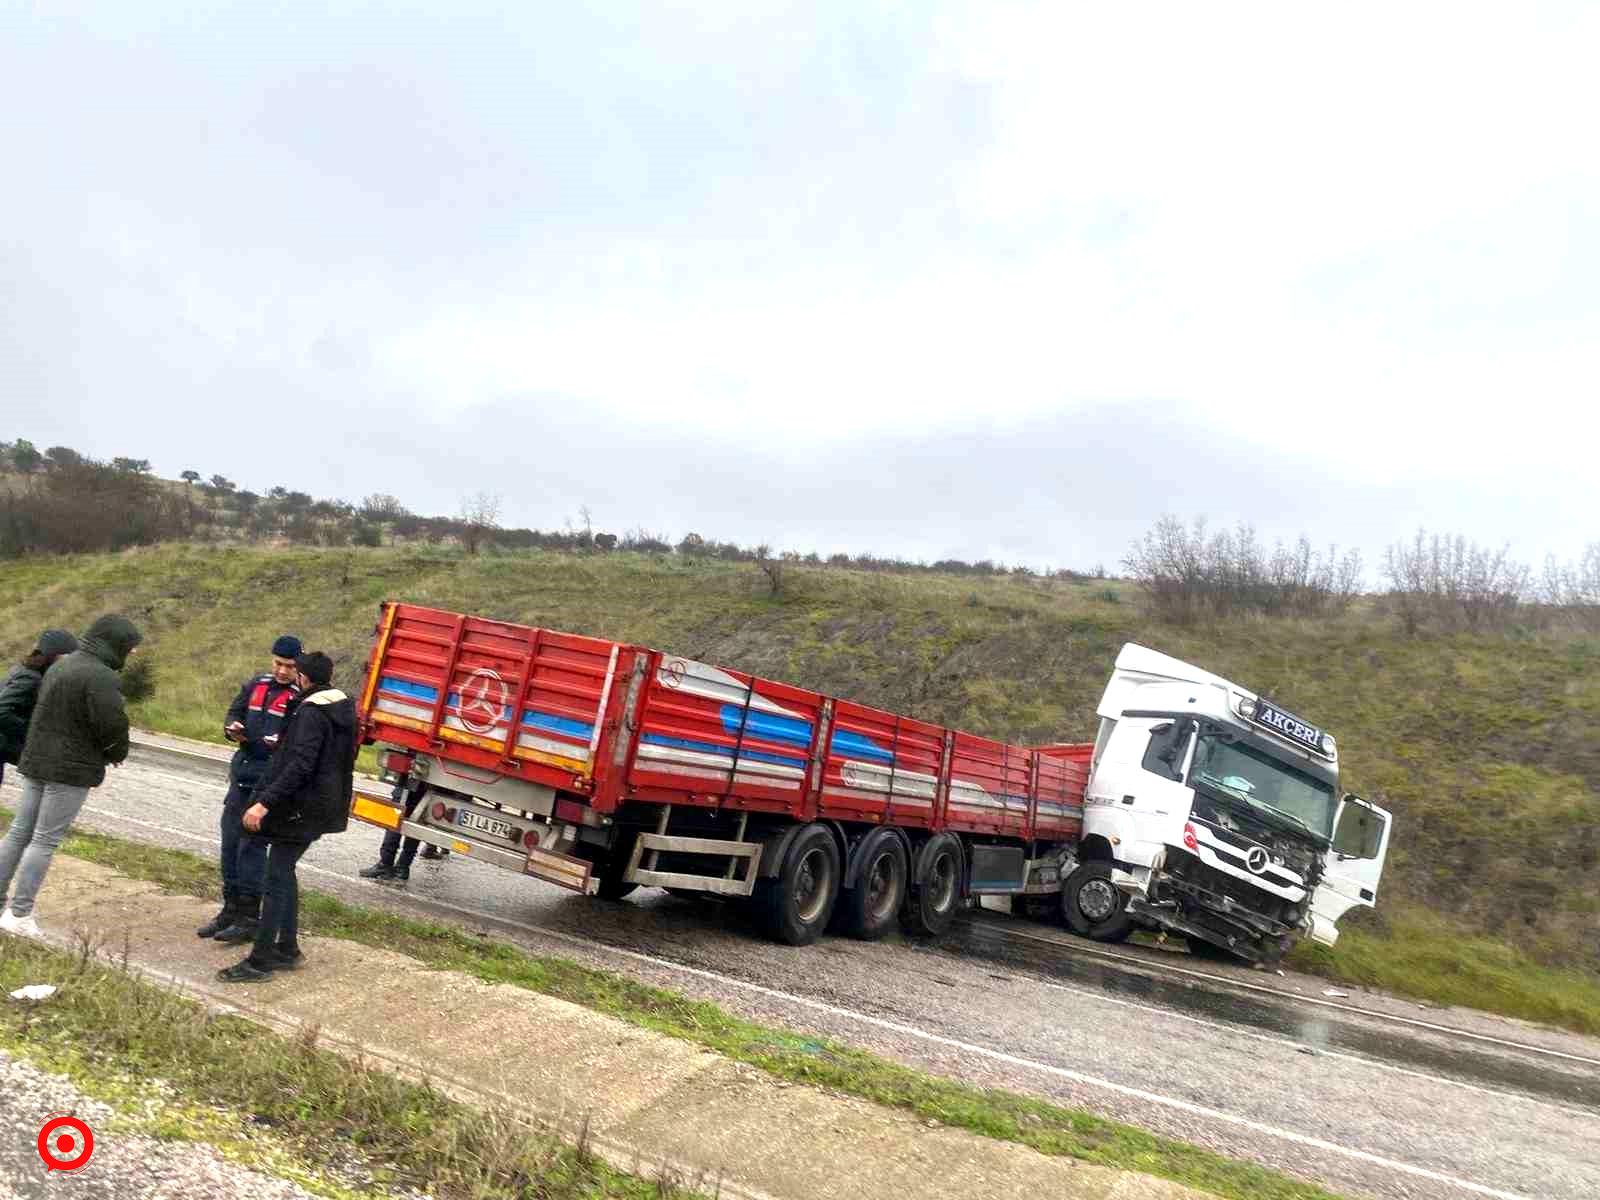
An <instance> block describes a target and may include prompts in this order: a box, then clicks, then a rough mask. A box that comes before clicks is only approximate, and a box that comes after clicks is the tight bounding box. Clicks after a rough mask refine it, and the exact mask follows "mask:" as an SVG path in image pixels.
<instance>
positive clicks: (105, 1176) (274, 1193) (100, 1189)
mask: <svg viewBox="0 0 1600 1200" xmlns="http://www.w3.org/2000/svg"><path fill="white" fill-rule="evenodd" d="M60 1112H70V1113H72V1114H74V1115H76V1116H77V1117H78V1119H79V1120H81V1121H83V1122H84V1123H85V1124H87V1125H88V1126H89V1130H90V1132H91V1133H92V1134H93V1135H94V1153H93V1154H92V1155H91V1156H90V1159H89V1161H88V1163H87V1164H86V1165H84V1166H83V1167H81V1168H80V1169H78V1170H77V1171H74V1172H71V1173H65V1174H64V1173H59V1172H56V1173H49V1172H47V1171H46V1169H45V1166H44V1163H43V1162H42V1161H40V1158H39V1154H38V1151H37V1142H38V1136H39V1130H40V1128H41V1126H42V1125H43V1124H44V1121H45V1119H46V1116H47V1114H50V1113H60ZM120 1115H141V1114H120ZM117 1116H119V1113H118V1112H117V1111H116V1110H114V1109H112V1108H111V1107H109V1106H107V1105H105V1104H102V1103H101V1102H100V1101H98V1100H94V1099H91V1098H90V1097H88V1096H86V1095H84V1094H83V1092H81V1091H80V1090H79V1089H78V1088H77V1087H76V1086H75V1085H74V1084H73V1083H72V1081H71V1080H70V1079H66V1078H64V1077H63V1076H60V1075H50V1074H47V1073H45V1072H43V1071H39V1070H36V1069H35V1068H34V1067H32V1066H30V1065H29V1064H28V1063H26V1062H23V1061H22V1060H20V1059H17V1058H13V1057H11V1056H10V1055H8V1054H5V1053H4V1052H0V1200H34V1198H35V1197H41V1198H42V1197H45V1196H50V1197H62V1196H71V1197H82V1198H85V1200H100V1198H102V1197H103V1198H104V1200H158V1198H159V1200H216V1198H217V1197H221V1196H226V1197H229V1198H230V1200H312V1196H313V1193H311V1192H308V1191H306V1190H305V1189H304V1188H301V1187H299V1186H297V1185H296V1184H293V1183H289V1182H288V1181H286V1180H283V1179H274V1178H272V1177H271V1176H268V1175H263V1174H261V1173H260V1172H259V1171H253V1170H250V1169H249V1168H247V1167H242V1166H239V1165H237V1164H235V1163H231V1162H229V1161H228V1160H226V1159H224V1158H223V1157H222V1156H221V1154H219V1153H218V1152H217V1151H216V1150H215V1149H214V1148H213V1147H210V1146H206V1145H201V1144H198V1143H194V1142H168V1141H158V1140H157V1139H155V1138H151V1137H145V1136H142V1135H139V1134H132V1133H121V1132H116V1131H114V1130H113V1129H111V1128H110V1125H111V1122H112V1121H113V1120H114V1119H115V1118H116V1117H117ZM69 1153H75V1150H74V1151H72V1152H69Z"/></svg>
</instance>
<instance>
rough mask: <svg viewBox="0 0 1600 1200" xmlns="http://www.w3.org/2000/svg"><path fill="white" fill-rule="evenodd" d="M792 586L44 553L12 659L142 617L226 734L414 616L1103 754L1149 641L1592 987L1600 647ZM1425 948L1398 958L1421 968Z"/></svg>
mask: <svg viewBox="0 0 1600 1200" xmlns="http://www.w3.org/2000/svg"><path fill="white" fill-rule="evenodd" d="M785 579H786V583H785V587H784V591H783V592H782V593H781V594H780V595H778V596H775V597H774V596H771V595H769V594H768V589H767V586H766V582H765V580H764V579H763V578H762V577H761V576H760V574H759V572H758V571H757V569H756V568H755V567H754V566H753V565H751V564H740V563H724V562H719V561H696V560H683V559H680V558H678V557H676V556H651V555H642V554H623V553H616V554H609V555H605V554H595V555H578V554H562V553H555V552H527V553H515V554H485V555H482V556H479V557H477V558H469V557H464V556H462V555H461V554H460V553H459V552H456V551H452V550H445V549H428V548H420V547H400V548H384V549H371V550H368V549H339V550H318V549H304V548H297V549H272V548H262V547H252V548H239V547H231V548H227V547H204V546H181V545H179V546H162V547H156V548H153V549H143V550H131V551H127V552H124V553H120V554H109V555H85V556H77V557H67V558H29V559H24V560H21V561H16V562H10V563H7V564H5V565H4V567H3V568H0V650H4V651H7V652H9V653H11V654H13V655H15V654H20V653H21V652H22V651H23V650H25V649H26V648H27V644H28V643H29V641H30V639H32V638H33V637H34V636H35V635H36V634H37V632H38V630H39V629H41V628H43V627H45V626H47V625H56V624H65V625H67V626H70V627H72V628H80V629H81V628H82V627H83V626H85V625H87V623H88V622H89V621H90V620H91V619H92V618H93V617H94V616H95V615H96V614H98V613H99V612H102V611H105V610H107V609H120V610H123V611H126V612H127V613H129V614H130V615H131V616H133V617H134V619H135V620H137V621H139V622H140V623H141V625H143V626H144V627H145V628H146V629H147V631H148V632H149V635H150V641H149V653H150V654H151V655H152V656H153V657H154V658H155V660H156V662H157V664H158V681H157V691H156V694H155V695H154V697H153V698H152V699H150V700H148V701H146V702H145V703H143V704H141V705H139V706H137V707H136V708H135V710H134V716H135V718H136V719H137V720H138V721H139V722H140V723H142V724H144V725H146V726H148V727H150V728H153V729H159V730H163V731H166V732H170V733H177V734H183V735H187V736H191V737H200V738H206V739H209V740H217V739H218V738H220V722H221V714H222V711H223V709H224V708H225V706H226V705H227V703H228V701H229V699H231V697H232V695H233V692H234V690H235V689H236V688H237V687H238V685H239V683H240V681H241V680H242V679H244V678H245V677H246V676H248V675H249V674H251V673H252V672H254V671H256V670H259V669H260V668H261V667H262V665H263V664H264V662H265V658H266V651H267V647H268V646H269V645H270V642H271V640H272V638H273V636H274V635H276V634H277V633H280V632H283V631H285V630H292V631H294V632H297V633H299V634H300V635H301V636H302V637H303V638H305V639H306V641H307V642H308V644H310V645H313V646H318V647H321V648H323V649H326V650H328V651H329V652H330V653H332V654H333V655H334V657H335V658H336V659H337V660H338V662H339V667H338V671H339V674H338V677H337V678H338V682H340V683H341V684H342V685H343V686H346V687H347V688H353V687H354V686H355V684H356V681H357V679H358V678H359V675H360V670H361V666H362V664H363V662H364V660H365V656H366V654H367V652H368V648H369V646H370V640H371V634H372V628H373V623H374V620H375V617H376V605H377V603H378V602H379V601H380V600H381V599H383V598H385V597H397V598H401V599H406V600H411V601H416V602H420V603H425V604H434V605H438V606H441V607H446V608H453V609H462V610H466V611H471V612H477V613H482V614H485V615H488V616H493V617H499V618H504V619H509V620H516V621H525V622H531V623H535V624H541V625H546V626H550V627H554V628H557V629H568V630H574V631H578V632H584V633H590V634H596V635H600V636H605V637H616V638H623V639H628V640H633V641H640V642H644V643H647V644H650V645H653V646H657V647H660V648H663V649H668V650H673V651H676V652H679V653H684V654H689V655H692V656H696V657H699V658H701V659H704V660H708V661H711V662H716V663H723V664H727V665H729V666H733V667H737V668H741V669H744V670H748V671H751V672H754V673H756V674H758V675H761V676H764V677H767V678H772V679H779V680H785V681H790V682H793V683H796V684H800V685H803V686H807V687H812V688H817V689H819V690H822V691H825V692H828V693H830V694H834V695H840V696H845V697H849V698H852V699H856V700H860V701H862V702H864V703H867V704H871V705H875V706H878V707H882V708H887V709H890V710H892V711H900V712H906V713H910V714H913V715H916V716H919V717H922V718H925V719H928V720H932V721H937V722H941V723H947V724H953V725H956V726H958V727H960V728H965V729H970V730H972V731H974V732H976V733H980V734H985V735H989V736H996V737H1004V738H1009V739H1014V740H1017V741H1021V742H1040V741H1057V740H1079V739H1085V738H1088V737H1090V736H1092V734H1093V731H1094V724H1095V717H1094V708H1095V704H1096V702H1097V701H1098V699H1099V695H1100V691H1101V689H1102V688H1103V687H1104V684H1105V680H1106V677H1107V674H1108V672H1109V671H1110V668H1111V663H1112V661H1113V659H1114V658H1115V656H1116V652H1117V649H1118V648H1119V647H1120V646H1121V644H1122V643H1123V642H1124V641H1128V640H1137V641H1141V642H1144V643H1146V644H1149V645H1153V646H1155V647H1156V648H1158V649H1161V650H1164V651H1167V652H1168V653H1172V654H1176V655H1178V656H1180V657H1183V658H1186V659H1189V660H1191V661H1194V662H1197V663H1200V664H1202V665H1204V666H1206V667H1207V668H1209V669H1211V670H1214V671H1216V672H1218V673H1220V674H1222V675H1225V676H1227V677H1229V678H1232V679H1237V680H1238V681H1240V682H1241V683H1244V684H1247V685H1249V686H1251V687H1253V688H1255V689H1256V690H1258V691H1262V692H1265V693H1267V694H1270V695H1272V696H1273V697H1275V698H1276V699H1278V700H1279V701H1281V702H1282V703H1283V704H1285V705H1286V706H1287V707H1289V708H1290V709H1292V710H1294V711H1296V712H1300V713H1302V714H1304V715H1305V716H1307V717H1309V718H1310V719H1311V720H1313V721H1315V722H1317V723H1318V724H1320V725H1324V726H1326V727H1327V728H1329V729H1331V730H1332V731H1333V732H1334V733H1335V734H1336V735H1337V736H1338V738H1339V741H1340V745H1341V747H1342V752H1343V764H1344V765H1343V770H1344V781H1345V783H1346V785H1347V787H1348V788H1349V789H1350V790H1353V791H1357V792H1360V793H1361V794H1363V795H1366V796H1369V797H1371V798H1372V799H1374V800H1376V801H1378V802H1379V803H1382V804H1384V805H1385V806H1386V807H1389V808H1391V809H1393V810H1394V812H1395V814H1396V832H1395V838H1394V843H1393V846H1392V848H1391V852H1390V857H1389V865H1388V870H1387V872H1386V876H1385V879H1384V883H1383V888H1382V890H1381V892H1380V900H1379V902H1380V906H1381V907H1380V911H1389V910H1390V909H1393V911H1395V912H1400V911H1413V910H1415V911H1423V912H1431V913H1438V914H1448V915H1449V918H1450V922H1451V926H1450V928H1451V929H1452V930H1459V931H1460V932H1461V933H1462V934H1464V935H1466V936H1468V937H1470V938H1472V939H1475V941H1474V942H1473V943H1472V944H1473V945H1474V946H1475V947H1478V946H1483V947H1487V946H1489V945H1490V944H1493V945H1494V946H1498V947H1506V948H1511V949H1512V950H1513V951H1514V952H1515V953H1516V954H1518V955H1521V956H1523V957H1525V958H1526V959H1528V960H1530V961H1532V962H1534V963H1537V964H1540V965H1542V966H1546V967H1550V968H1553V969H1556V970H1565V969H1576V970H1579V971H1581V972H1582V975H1580V976H1579V978H1580V979H1582V980H1587V981H1588V982H1587V985H1586V986H1588V987H1590V988H1594V989H1595V990H1596V995H1600V942H1597V940H1596V939H1595V937H1594V936H1593V933H1594V929H1595V927H1596V924H1597V922H1600V890H1597V889H1596V888H1595V887H1594V884H1593V880H1594V877H1595V872H1596V870H1597V869H1600V638H1597V637H1595V636H1593V635H1583V634H1579V633H1572V632H1535V631H1528V630H1512V631H1510V632H1504V633H1485V634H1466V633H1458V634H1448V635H1433V634H1430V635H1426V636H1422V637H1417V638H1406V637H1404V636H1402V634H1401V633H1400V631H1399V628H1398V625H1397V623H1396V622H1395V621H1394V619H1393V618H1391V617H1388V616H1386V615H1385V614H1384V613H1383V612H1382V611H1381V610H1380V609H1379V608H1378V607H1377V606H1376V605H1375V604H1374V603H1373V602H1370V601H1364V602H1361V603H1359V604H1358V605H1357V606H1356V607H1355V608H1353V609H1352V610H1351V611H1350V612H1348V613H1346V614H1345V615H1343V616H1340V617H1336V618H1331V619H1327V620H1305V619H1265V618H1255V617H1251V618H1239V619H1236V620H1232V621H1228V622H1223V623H1220V624H1217V625H1216V626H1214V627H1200V628H1187V629H1180V628H1174V627H1170V626H1166V625H1163V624H1160V623H1158V622H1155V621H1152V620H1151V619H1149V618H1148V617H1147V616H1145V615H1144V613H1143V608H1142V605H1141V604H1140V603H1139V592H1138V589H1137V588H1136V587H1134V586H1133V585H1131V584H1127V583H1115V584H1107V583H1105V582H1088V583H1071V582H1066V581H1061V580H1042V579H1033V578H1026V577H1016V576H1005V577H996V578H975V577H963V576H954V575H940V574H921V575H891V574H876V573H868V572H861V571H853V570H845V569H836V568H828V567H817V568H810V567H806V568H801V567H791V568H790V569H789V570H788V571H787V573H786V576H785ZM1405 928H1409V926H1407V925H1404V924H1402V923H1399V922H1396V923H1393V924H1391V925H1390V926H1388V927H1385V926H1383V925H1381V924H1380V925H1379V926H1377V927H1375V928H1374V929H1373V930H1371V931H1369V934H1368V935H1366V937H1365V938H1364V939H1354V941H1353V943H1352V944H1371V945H1374V946H1378V945H1385V944H1387V943H1388V940H1389V939H1390V938H1393V937H1399V936H1400V935H1401V933H1402V932H1403V930H1404V929H1405ZM1406 936H1407V937H1410V935H1406ZM1451 936H1454V934H1452V935H1451ZM1427 940H1428V939H1426V938H1422V939H1420V940H1419V939H1418V938H1415V937H1411V940H1410V942H1408V943H1407V944H1405V945H1401V944H1399V943H1396V944H1395V945H1394V946H1393V947H1392V952H1393V954H1394V955H1396V956H1397V957H1398V958H1403V959H1415V958H1418V957H1428V955H1424V954H1423V953H1422V951H1423V947H1424V945H1425V944H1426V942H1427ZM1478 952H1479V951H1478V950H1477V949H1474V950H1473V953H1474V954H1476V953H1478ZM1347 953H1349V952H1348V951H1344V950H1341V951H1340V952H1339V953H1337V954H1335V955H1334V957H1333V960H1332V961H1333V962H1335V963H1338V962H1340V961H1344V956H1345V955H1346V954H1347ZM1484 953H1487V954H1488V955H1489V957H1491V958H1492V957H1493V956H1494V954H1495V953H1498V951H1487V950H1486V951H1484ZM1352 961H1353V960H1352ZM1362 969H1367V968H1365V967H1363V968H1362ZM1417 978H1419V979H1421V978H1423V977H1422V976H1417ZM1417 986H1424V985H1423V984H1418V985H1417ZM1441 995H1442V993H1441Z"/></svg>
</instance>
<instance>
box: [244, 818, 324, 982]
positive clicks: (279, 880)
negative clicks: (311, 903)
mask: <svg viewBox="0 0 1600 1200" xmlns="http://www.w3.org/2000/svg"><path fill="white" fill-rule="evenodd" d="M266 846H267V875H266V878H267V890H266V900H265V902H264V903H263V904H262V905H261V924H260V925H259V926H258V927H257V928H256V943H255V947H254V949H252V950H251V951H250V956H251V957H252V958H254V959H256V960H258V961H260V960H262V959H264V958H265V957H266V953H267V951H268V950H270V949H272V947H273V946H274V945H277V946H284V947H293V946H294V945H295V943H296V942H297V941H298V940H299V937H300V880H299V879H298V878H296V877H295V873H294V869H295V866H296V865H297V864H298V863H299V862H300V856H301V855H302V854H304V853H305V852H306V851H307V850H309V849H311V843H310V842H278V841H271V842H267V843H266Z"/></svg>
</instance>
